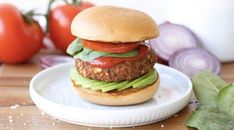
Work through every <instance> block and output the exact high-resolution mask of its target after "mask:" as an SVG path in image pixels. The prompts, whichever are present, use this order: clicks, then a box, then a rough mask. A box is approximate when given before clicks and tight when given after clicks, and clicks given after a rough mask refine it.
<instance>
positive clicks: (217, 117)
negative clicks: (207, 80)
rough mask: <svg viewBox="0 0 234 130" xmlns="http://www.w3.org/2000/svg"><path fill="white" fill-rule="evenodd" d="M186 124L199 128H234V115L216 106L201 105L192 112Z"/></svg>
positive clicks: (217, 129)
mask: <svg viewBox="0 0 234 130" xmlns="http://www.w3.org/2000/svg"><path fill="white" fill-rule="evenodd" d="M186 125H187V126H189V127H194V128H197V129H198V130H233V129H234V117H232V116H230V115H228V114H226V113H224V112H221V111H219V110H218V109H217V108H215V107H206V106H200V107H198V108H197V109H196V111H194V112H193V113H192V114H191V116H190V117H189V119H188V120H187V122H186Z"/></svg>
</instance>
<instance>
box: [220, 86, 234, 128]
mask: <svg viewBox="0 0 234 130" xmlns="http://www.w3.org/2000/svg"><path fill="white" fill-rule="evenodd" d="M217 106H218V108H219V109H220V110H221V111H224V112H226V113H229V114H230V115H232V116H233V117H234V84H230V85H228V86H226V87H224V88H223V89H221V90H220V92H219V94H218V98H217ZM233 128H234V127H233Z"/></svg>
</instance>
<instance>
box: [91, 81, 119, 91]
mask: <svg viewBox="0 0 234 130" xmlns="http://www.w3.org/2000/svg"><path fill="white" fill-rule="evenodd" d="M116 84H117V82H109V83H108V82H106V84H103V85H99V86H97V87H91V90H95V91H97V90H101V89H103V88H105V87H110V86H112V85H116Z"/></svg>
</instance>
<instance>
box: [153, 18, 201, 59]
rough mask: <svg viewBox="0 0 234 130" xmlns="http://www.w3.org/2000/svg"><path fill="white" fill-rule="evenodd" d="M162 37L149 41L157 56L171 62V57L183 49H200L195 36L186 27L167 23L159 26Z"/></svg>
mask: <svg viewBox="0 0 234 130" xmlns="http://www.w3.org/2000/svg"><path fill="white" fill-rule="evenodd" d="M159 30H160V36H159V37H157V38H155V39H152V40H150V41H149V43H150V46H151V47H152V48H153V49H154V50H155V51H156V53H157V55H158V56H159V57H160V58H162V59H164V60H169V58H170V56H171V55H172V54H173V53H174V52H176V51H178V50H180V49H183V48H191V47H198V46H199V43H198V40H197V38H196V37H195V35H194V34H193V33H192V32H191V31H190V30H189V29H188V28H186V27H185V26H183V25H178V24H173V23H170V22H165V23H163V24H161V25H159Z"/></svg>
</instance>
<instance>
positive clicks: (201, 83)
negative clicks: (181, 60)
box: [192, 71, 228, 107]
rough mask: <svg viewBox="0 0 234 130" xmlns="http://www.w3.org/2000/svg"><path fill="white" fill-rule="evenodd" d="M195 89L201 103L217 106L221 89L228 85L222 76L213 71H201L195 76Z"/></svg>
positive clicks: (193, 80) (193, 79)
mask: <svg viewBox="0 0 234 130" xmlns="http://www.w3.org/2000/svg"><path fill="white" fill-rule="evenodd" d="M192 82H193V90H194V93H195V96H196V98H197V99H198V100H199V103H200V104H201V105H208V106H213V107H216V98H217V95H218V93H219V91H220V90H221V89H222V88H223V87H225V86H227V85H228V84H227V83H225V82H224V81H223V80H222V79H221V78H220V77H218V76H217V75H214V74H213V73H211V72H205V71H204V72H199V73H197V74H196V75H195V76H194V77H193V78H192Z"/></svg>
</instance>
